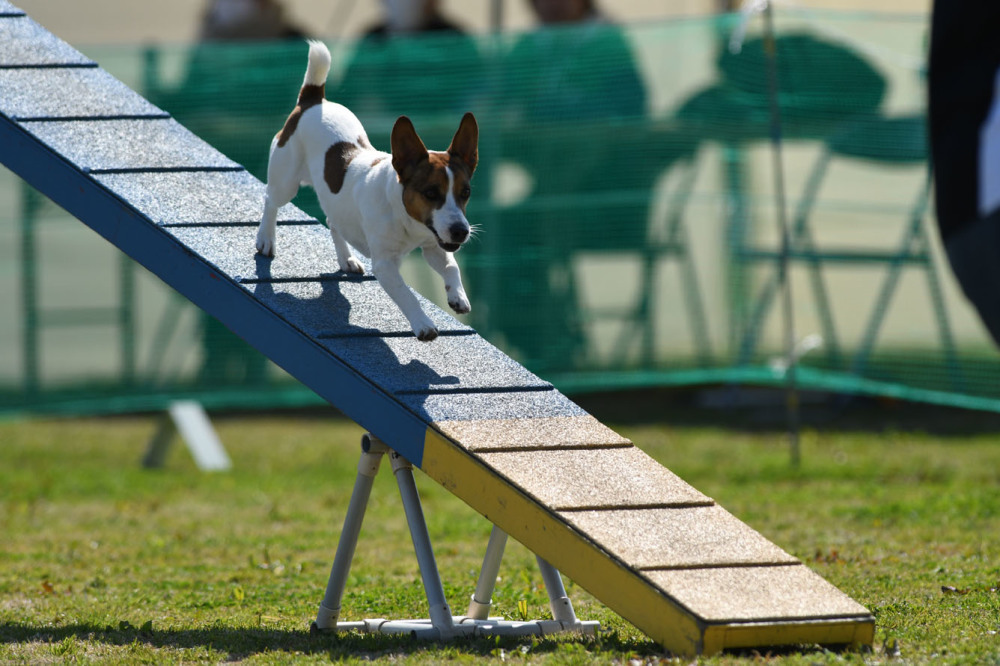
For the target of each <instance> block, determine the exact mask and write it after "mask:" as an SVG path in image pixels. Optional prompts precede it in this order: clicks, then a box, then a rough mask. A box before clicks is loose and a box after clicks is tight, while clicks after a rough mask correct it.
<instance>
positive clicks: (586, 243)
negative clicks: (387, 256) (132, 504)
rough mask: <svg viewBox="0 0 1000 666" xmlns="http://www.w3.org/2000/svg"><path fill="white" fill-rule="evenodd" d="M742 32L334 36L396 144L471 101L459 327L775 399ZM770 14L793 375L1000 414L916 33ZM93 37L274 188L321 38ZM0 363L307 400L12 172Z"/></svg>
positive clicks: (212, 394) (760, 157) (771, 259)
mask: <svg viewBox="0 0 1000 666" xmlns="http://www.w3.org/2000/svg"><path fill="white" fill-rule="evenodd" d="M739 23H740V17H738V16H721V17H713V18H703V19H685V20H677V21H663V22H659V23H650V24H644V25H634V26H585V27H579V28H569V29H562V30H554V31H545V32H539V33H529V34H502V35H485V36H476V37H457V36H451V37H431V38H419V39H406V40H395V41H389V42H384V43H373V42H365V41H361V42H357V43H355V42H337V43H331V44H330V46H331V51H332V52H333V58H334V62H333V69H332V71H331V75H330V82H329V84H328V86H327V97H328V98H329V99H331V100H334V101H338V102H342V103H344V104H346V105H347V106H349V107H351V108H352V109H353V110H354V111H355V112H356V113H357V115H358V116H359V117H360V118H361V119H362V121H363V122H364V123H365V125H366V127H367V128H368V131H369V135H370V137H371V139H372V142H373V143H374V144H375V145H376V146H377V147H379V148H383V149H387V148H388V134H389V129H390V128H391V126H392V123H393V121H394V120H395V118H396V117H397V116H399V115H402V114H405V115H408V116H410V117H411V118H412V119H413V121H414V123H415V125H416V127H417V130H418V131H419V132H420V134H421V136H422V137H423V138H424V140H425V143H427V145H428V146H429V147H431V148H438V149H443V148H444V147H446V146H447V144H448V141H449V140H450V138H451V135H452V133H453V132H454V130H455V128H456V127H457V125H458V121H459V119H460V118H461V115H462V113H464V112H465V111H467V110H471V111H473V112H474V113H475V114H476V115H477V118H478V119H479V123H480V130H481V144H480V158H481V163H480V164H481V166H480V169H479V171H478V172H477V174H476V177H475V180H474V194H473V200H472V203H471V204H470V206H469V216H470V219H471V220H472V222H473V223H474V224H475V225H476V226H477V228H478V231H477V233H476V237H475V238H474V239H473V241H472V242H470V243H469V244H468V245H467V247H465V248H463V249H462V250H461V251H460V253H459V254H458V260H459V263H460V264H461V265H462V268H463V271H464V274H465V280H466V284H467V287H468V290H469V294H470V297H471V300H472V304H473V312H472V314H471V315H469V316H468V317H467V318H466V321H468V323H470V324H471V325H473V326H475V327H476V328H478V329H479V331H480V332H481V333H482V334H483V335H484V336H486V337H487V338H488V339H490V340H491V341H493V342H494V343H496V344H497V345H498V346H500V347H501V348H503V349H504V350H505V351H507V352H508V353H510V354H512V355H513V356H514V357H515V358H517V359H518V360H520V361H522V362H523V363H524V364H525V365H527V366H528V367H529V368H530V369H531V370H533V371H535V372H537V373H539V374H542V375H543V376H544V377H545V378H547V379H549V380H551V381H553V382H554V383H555V384H556V385H557V386H558V387H559V388H561V389H563V390H566V391H569V392H573V391H583V390H594V389H601V390H606V389H614V388H623V387H644V386H665V385H694V384H717V383H733V384H756V385H761V384H763V385H778V384H781V383H782V382H783V377H784V367H785V366H786V364H787V359H786V358H785V355H784V351H783V335H782V313H781V299H780V297H779V296H780V294H778V290H777V284H778V282H777V279H778V277H777V276H778V265H779V257H780V252H779V250H780V247H779V246H780V244H779V233H778V227H777V219H778V215H777V208H776V204H775V195H774V193H775V182H776V181H775V178H776V174H775V169H774V166H773V152H772V151H773V143H772V136H773V133H774V129H773V128H774V121H775V116H774V114H772V112H771V105H770V100H769V96H768V78H767V54H766V51H765V49H764V42H763V40H762V39H761V34H760V28H761V22H760V20H759V19H753V20H751V21H750V23H749V26H748V29H747V31H746V33H745V35H744V36H743V37H742V39H738V40H735V41H734V38H733V37H734V35H736V36H737V37H739V36H740V31H739ZM776 26H777V48H776V58H777V63H778V82H779V89H778V95H777V101H778V107H779V110H780V114H779V117H780V136H781V139H782V163H783V165H784V172H785V173H784V179H785V192H786V197H787V199H786V204H785V205H786V209H787V211H788V224H789V227H790V234H791V245H790V251H789V255H788V258H789V276H790V280H791V286H792V290H793V291H792V294H793V305H794V316H795V329H796V331H797V334H798V337H799V339H800V344H799V346H798V353H799V354H800V357H799V363H800V371H799V373H798V379H799V383H800V385H801V386H803V387H805V388H817V389H831V390H837V391H844V392H849V393H863V394H875V395H889V396H896V397H902V398H909V399H916V400H925V401H930V402H936V403H941V404H952V405H963V406H968V407H974V408H981V409H991V410H1000V355H998V353H997V352H996V350H994V349H993V348H992V346H991V345H990V343H989V342H988V340H987V338H986V336H985V334H984V333H983V331H982V328H981V326H980V324H979V322H978V321H977V319H976V317H975V314H974V313H973V311H972V310H971V308H970V307H969V306H968V304H967V303H966V302H965V301H964V300H963V298H962V297H961V295H960V293H959V291H958V289H957V288H956V286H955V283H954V280H953V279H952V276H951V274H950V272H949V269H948V266H947V264H946V263H945V262H944V261H943V257H942V254H941V250H940V247H939V242H938V237H937V233H936V230H935V227H934V223H933V198H932V194H931V193H930V192H929V190H928V170H927V162H926V146H925V142H926V139H925V134H926V133H925V128H924V108H925V86H924V84H925V81H924V75H925V71H924V62H925V49H926V40H927V37H926V35H927V20H926V17H925V16H920V17H905V16H904V17H900V16H887V15H876V14H871V15H858V14H844V13H834V12H822V13H818V12H810V13H804V12H797V11H791V10H784V9H782V10H780V11H779V12H778V14H777V23H776ZM737 42H738V43H737ZM83 50H84V52H85V53H86V54H87V55H88V56H90V57H92V58H94V59H95V60H97V61H98V62H99V63H100V64H101V65H102V66H103V67H105V68H106V69H108V70H109V71H110V72H111V73H112V74H114V75H116V76H118V77H119V78H121V79H122V80H124V81H125V82H126V83H127V84H129V85H130V86H132V87H134V88H136V89H137V90H139V91H140V92H141V93H142V94H144V95H145V96H147V97H148V98H150V99H151V100H152V101H153V102H154V103H155V104H157V105H159V106H161V107H162V108H163V109H165V110H167V111H169V112H170V113H171V114H172V115H173V116H174V117H176V118H177V120H179V121H180V122H181V123H183V124H184V125H186V126H187V127H189V128H190V129H191V130H193V131H194V132H195V133H197V134H198V135H200V136H201V137H202V138H204V139H206V140H207V141H209V142H210V143H212V144H213V145H215V146H216V147H217V148H219V149H220V150H221V151H222V152H224V153H225V154H227V155H228V156H230V157H232V158H233V159H235V160H236V161H238V162H240V163H242V164H243V165H245V166H246V168H247V169H248V170H250V171H251V172H252V173H254V174H255V175H257V176H258V177H260V178H262V179H263V178H264V177H265V170H266V163H267V152H268V147H269V144H270V140H271V137H272V136H273V135H274V134H275V132H277V131H278V130H279V129H280V127H281V125H282V123H283V121H284V118H285V116H286V115H287V114H288V112H289V111H290V109H291V107H292V106H294V103H295V97H296V94H297V91H298V88H299V85H300V84H301V81H302V75H303V72H304V69H305V64H306V47H305V45H304V44H303V43H302V42H289V43H267V44H252V45H195V46H183V47H182V46H150V47H148V48H131V49H125V48H118V47H116V48H110V47H99V46H95V47H86V46H84V47H83ZM0 94H2V91H0ZM218 196H220V197H225V196H226V193H225V192H219V193H218ZM296 203H297V204H298V205H299V206H300V207H302V208H303V209H304V210H306V211H308V212H309V213H310V214H312V215H315V216H317V217H319V216H320V212H319V209H318V207H317V205H316V202H315V196H314V195H313V194H312V192H310V191H307V190H306V188H304V189H303V192H301V193H300V196H299V197H298V199H297V200H296ZM245 222H247V223H254V222H256V220H245ZM294 229H295V228H294V227H286V228H282V229H281V230H280V231H279V234H280V233H285V234H288V233H294ZM279 242H280V239H279ZM246 251H247V252H253V248H252V247H247V248H246ZM279 251H280V247H279ZM405 272H406V274H407V276H408V280H409V282H410V284H411V285H413V286H415V287H416V288H417V289H418V290H419V291H421V292H422V293H423V294H424V295H426V296H428V297H429V298H431V299H432V300H436V301H438V302H442V301H443V289H442V286H441V284H440V281H439V279H438V278H437V276H435V275H433V274H432V273H431V271H430V270H429V269H428V268H427V267H426V266H425V265H423V263H422V262H420V261H419V260H414V261H411V262H409V263H408V264H407V266H406V271H405ZM432 344H433V343H432ZM0 349H3V353H2V354H0V412H32V411H37V412H46V411H62V412H67V411H69V412H90V411H94V412H107V411H127V410H136V409H155V408H159V407H161V406H162V405H164V404H165V403H166V401H168V400H170V399H173V398H176V397H180V396H186V397H196V398H198V399H201V400H203V401H204V403H205V404H206V405H207V406H209V407H224V406H225V407H250V406H253V407H260V406H272V405H274V406H281V405H299V404H308V403H311V402H315V401H316V400H317V399H316V398H315V397H313V396H312V395H311V394H310V393H309V392H308V391H306V390H305V389H303V388H302V387H300V386H299V385H297V384H296V383H295V382H294V381H292V380H291V379H289V378H288V377H287V376H285V375H283V373H281V371H280V370H278V369H277V368H275V367H274V366H272V365H271V364H270V363H269V362H267V361H266V360H265V359H263V358H262V357H260V356H259V355H258V354H257V353H256V352H254V351H253V350H251V349H250V348H248V347H247V346H246V345H245V344H244V343H242V342H241V341H240V340H239V339H237V338H235V337H234V336H233V335H232V334H230V333H229V332H228V331H227V330H225V329H224V328H222V327H221V326H220V325H218V324H217V323H215V322H214V321H212V320H211V319H209V318H208V317H206V316H205V315H203V314H201V313H200V312H199V311H197V310H196V309H195V308H194V307H193V306H191V305H190V304H188V303H187V302H185V301H183V300H182V299H180V297H178V296H176V295H175V294H173V293H171V292H170V290H169V289H168V288H166V287H165V286H163V285H162V284H161V283H159V282H158V281H157V280H156V279H155V278H153V277H151V276H150V275H149V274H147V273H146V272H145V271H144V270H142V269H141V268H138V267H136V266H135V265H133V264H132V263H131V262H130V261H129V260H127V259H125V258H123V257H122V256H121V255H119V254H118V253H117V251H116V250H115V249H114V248H112V247H111V246H109V245H107V244H106V243H104V242H103V241H102V240H100V239H99V238H98V237H97V236H96V235H95V234H93V233H92V232H90V231H89V230H88V229H87V228H86V227H84V225H82V224H79V223H77V222H75V221H73V220H72V219H71V218H69V217H68V216H67V215H66V214H65V213H63V212H62V211H61V210H59V209H58V208H56V207H55V206H54V205H52V204H51V203H48V202H46V201H45V200H44V199H43V198H41V197H40V196H39V195H38V194H37V193H35V192H34V191H33V190H31V189H30V188H29V187H27V186H26V185H24V184H23V183H22V182H20V181H19V180H18V179H17V178H16V177H14V176H13V175H12V174H11V173H9V172H7V171H0Z"/></svg>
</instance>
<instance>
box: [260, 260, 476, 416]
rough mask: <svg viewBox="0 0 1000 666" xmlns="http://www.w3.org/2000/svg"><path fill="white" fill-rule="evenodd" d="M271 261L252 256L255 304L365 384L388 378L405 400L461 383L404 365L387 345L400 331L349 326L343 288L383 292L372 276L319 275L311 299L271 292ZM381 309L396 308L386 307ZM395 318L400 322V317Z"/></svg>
mask: <svg viewBox="0 0 1000 666" xmlns="http://www.w3.org/2000/svg"><path fill="white" fill-rule="evenodd" d="M272 261H273V260H272V259H271V258H270V257H264V256H261V255H256V257H255V264H256V280H255V282H256V284H255V289H254V294H255V295H256V296H257V297H258V299H260V300H261V301H263V302H264V303H266V304H268V305H269V306H270V307H271V308H273V309H274V310H276V311H277V312H279V313H281V314H282V315H283V316H285V317H286V319H287V320H288V321H289V322H290V323H291V324H292V325H295V326H297V327H298V328H299V329H300V330H303V331H306V330H310V331H311V332H312V334H313V335H314V337H315V338H316V339H317V340H318V341H319V342H320V343H321V344H322V345H323V346H324V347H325V348H326V349H328V350H330V353H331V354H334V355H335V356H337V358H339V359H340V360H341V361H343V362H344V363H346V364H347V365H348V366H350V367H352V368H354V369H355V370H358V371H359V372H360V373H361V374H362V375H363V376H365V377H366V378H368V379H369V381H372V382H373V383H375V384H376V385H378V384H380V382H379V379H387V378H391V380H392V383H393V384H394V385H397V386H399V385H402V384H405V393H406V394H407V395H408V396H414V395H417V396H419V395H421V394H423V393H430V392H431V391H432V390H434V389H436V388H441V387H456V386H458V385H460V384H461V379H460V378H459V377H457V376H455V375H442V374H441V373H439V372H438V371H436V370H435V369H434V368H432V367H431V366H430V365H428V364H427V363H426V362H424V361H422V360H419V359H416V358H411V359H409V360H407V361H406V362H405V363H404V362H402V361H400V359H399V355H398V354H397V352H396V350H395V349H393V346H392V345H390V344H389V343H388V342H387V339H388V338H389V337H392V338H399V337H400V333H399V331H382V330H380V329H378V328H372V327H366V326H359V325H357V324H354V323H352V322H351V316H350V315H351V308H352V307H353V304H352V303H351V301H350V299H349V298H348V297H347V296H346V295H345V294H344V292H343V289H342V287H343V285H346V284H352V283H353V284H358V283H363V284H366V285H368V287H367V288H371V289H381V288H382V287H381V286H380V285H378V284H377V281H376V280H375V279H374V277H372V276H371V275H369V274H365V275H355V274H351V273H345V272H343V271H337V272H335V273H324V274H320V275H318V276H317V281H318V283H319V284H320V287H321V288H320V293H319V295H318V296H317V297H315V298H302V297H299V296H296V295H295V294H293V293H290V292H288V291H283V290H276V289H275V284H277V281H276V280H275V279H274V278H273V275H272V270H271V264H272ZM385 307H393V308H395V307H396V306H395V304H388V305H386V306H385ZM394 314H395V313H394ZM399 316H400V317H402V314H400V315H399ZM404 322H405V319H404ZM409 335H412V333H410V332H409V329H408V328H407V329H406V333H405V334H403V336H402V337H406V336H409ZM361 340H363V343H361V345H363V348H362V346H359V345H354V346H353V347H352V345H351V342H352V341H361ZM338 343H341V344H338ZM425 344H426V345H428V346H427V347H426V349H427V350H428V351H432V350H433V348H432V347H430V346H429V345H433V344H434V343H433V342H431V343H421V347H418V349H422V348H423V345H425ZM352 351H353V352H354V353H353V354H352V353H351V352H352ZM382 388H386V387H384V386H383V387H382ZM389 390H391V389H389ZM425 416H426V415H425Z"/></svg>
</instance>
